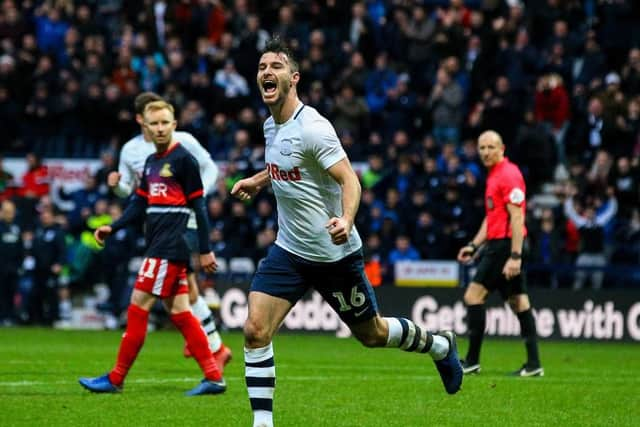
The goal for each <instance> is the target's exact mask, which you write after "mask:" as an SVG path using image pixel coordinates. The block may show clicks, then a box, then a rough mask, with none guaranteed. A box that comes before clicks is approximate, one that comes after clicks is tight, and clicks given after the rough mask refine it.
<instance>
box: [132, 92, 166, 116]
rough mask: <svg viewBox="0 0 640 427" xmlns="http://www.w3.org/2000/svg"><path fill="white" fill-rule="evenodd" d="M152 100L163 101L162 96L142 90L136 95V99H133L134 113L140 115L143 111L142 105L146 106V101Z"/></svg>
mask: <svg viewBox="0 0 640 427" xmlns="http://www.w3.org/2000/svg"><path fill="white" fill-rule="evenodd" d="M154 101H164V98H163V97H161V96H160V95H158V94H157V93H155V92H142V93H141V94H140V95H138V96H136V99H135V100H134V101H133V109H134V110H135V112H136V114H140V115H142V114H143V113H144V107H146V106H147V104H148V103H150V102H154Z"/></svg>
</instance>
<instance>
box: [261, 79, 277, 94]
mask: <svg viewBox="0 0 640 427" xmlns="http://www.w3.org/2000/svg"><path fill="white" fill-rule="evenodd" d="M277 88H278V85H277V84H276V82H275V81H274V80H265V81H263V82H262V90H264V93H265V95H272V94H274V93H275V92H276V89H277Z"/></svg>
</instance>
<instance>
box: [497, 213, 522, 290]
mask: <svg viewBox="0 0 640 427" xmlns="http://www.w3.org/2000/svg"><path fill="white" fill-rule="evenodd" d="M507 210H508V211H509V224H510V226H511V254H512V256H511V257H509V258H508V259H507V262H506V263H505V264H504V268H503V269H502V274H504V275H505V277H506V278H507V280H510V279H513V278H514V277H516V276H517V275H519V274H520V272H521V269H522V258H520V257H521V256H522V243H523V241H524V233H523V230H524V214H523V213H522V207H521V206H517V205H514V204H511V203H508V204H507ZM515 254H518V255H515Z"/></svg>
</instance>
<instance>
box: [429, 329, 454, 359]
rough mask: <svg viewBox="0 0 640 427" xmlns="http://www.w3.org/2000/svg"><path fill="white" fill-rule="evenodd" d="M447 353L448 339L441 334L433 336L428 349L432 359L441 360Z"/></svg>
mask: <svg viewBox="0 0 640 427" xmlns="http://www.w3.org/2000/svg"><path fill="white" fill-rule="evenodd" d="M448 353H449V340H448V339H446V338H445V337H443V336H441V335H434V336H433V344H431V348H430V349H429V354H430V355H431V357H432V358H433V360H442V359H444V358H445V357H447V354H448Z"/></svg>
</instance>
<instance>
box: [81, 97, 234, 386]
mask: <svg viewBox="0 0 640 427" xmlns="http://www.w3.org/2000/svg"><path fill="white" fill-rule="evenodd" d="M143 118H144V124H143V126H144V127H145V128H146V129H147V130H148V131H149V133H150V134H151V136H152V140H153V143H154V145H155V148H156V153H155V154H152V155H150V156H149V157H148V158H147V160H146V162H145V165H144V169H143V174H142V179H141V182H140V186H139V187H138V189H137V190H136V194H135V196H134V197H133V198H132V200H131V201H130V203H129V205H128V206H127V209H126V210H125V211H124V213H123V215H122V217H121V218H120V219H119V220H118V221H116V222H114V223H113V224H112V225H110V226H107V225H105V226H101V227H99V228H98V229H97V230H96V232H95V237H96V240H97V241H98V243H100V244H104V240H105V238H106V237H107V236H108V235H109V234H111V233H114V232H116V231H118V230H119V229H121V228H123V227H124V226H126V225H128V224H130V223H132V222H134V221H136V220H137V219H138V218H140V217H141V216H142V215H143V214H145V213H146V231H145V233H146V236H145V237H146V240H147V250H146V252H145V259H144V262H143V263H142V266H141V268H140V271H139V272H138V278H137V279H136V284H135V288H134V290H133V293H132V294H131V304H130V305H129V309H128V313H127V316H128V322H127V329H126V331H125V333H124V335H123V336H122V342H121V344H120V350H119V352H118V358H117V361H116V365H115V367H114V368H113V369H112V370H111V371H110V372H109V373H107V374H105V375H103V376H101V377H97V378H81V379H80V384H81V385H82V386H83V387H84V388H86V389H88V390H90V391H92V392H96V393H114V392H119V391H120V390H122V386H123V384H124V380H125V378H126V376H127V373H128V372H129V369H130V368H131V366H132V365H133V363H134V361H135V359H136V357H137V356H138V353H139V352H140V349H141V348H142V345H143V344H144V340H145V337H146V332H147V323H148V319H149V310H150V309H151V307H152V306H153V305H154V303H155V302H156V300H157V299H158V298H160V299H162V302H163V303H164V306H165V308H166V310H167V311H168V312H169V314H170V317H171V321H172V322H173V324H174V325H175V326H176V328H177V329H178V330H179V331H180V332H181V333H182V335H183V336H184V338H185V340H186V342H187V346H188V348H189V350H190V352H191V354H193V356H194V357H195V359H196V361H197V362H198V365H200V368H201V369H202V372H203V373H204V377H205V378H204V379H203V380H202V381H201V382H200V384H198V385H197V386H196V387H195V388H193V389H192V390H190V391H189V392H187V395H189V396H196V395H202V394H218V393H223V392H224V391H225V390H226V384H225V382H224V379H223V378H222V373H221V371H220V368H219V367H218V365H217V363H216V361H215V359H214V357H213V355H212V354H211V351H210V350H209V343H208V341H207V336H206V335H205V332H204V330H203V329H202V327H201V326H200V323H199V322H198V320H197V319H196V318H195V317H194V315H193V314H192V313H191V309H190V307H189V294H188V292H189V290H188V286H187V263H188V262H189V257H190V250H189V248H188V245H187V243H186V241H185V239H184V238H183V235H184V233H185V230H186V227H187V220H188V218H189V214H190V212H191V210H193V211H194V212H195V215H196V221H197V223H198V243H199V247H200V264H201V266H202V268H203V269H204V270H205V271H206V272H208V273H212V272H214V271H215V269H216V266H217V264H216V258H215V255H214V254H213V252H211V250H210V249H209V225H208V223H207V219H206V210H205V204H204V199H203V197H202V196H203V188H202V179H201V177H200V173H199V168H198V164H197V162H196V160H195V159H194V157H193V156H192V155H191V154H189V152H188V151H187V150H186V149H185V148H184V147H182V146H181V145H180V143H179V142H177V141H176V140H175V139H174V134H173V131H174V130H175V128H176V120H175V118H174V110H173V107H172V106H171V105H170V104H168V103H166V102H164V101H156V102H151V103H149V104H148V105H147V106H146V107H145V109H144V114H143Z"/></svg>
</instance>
